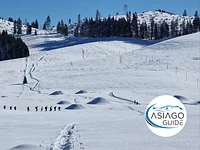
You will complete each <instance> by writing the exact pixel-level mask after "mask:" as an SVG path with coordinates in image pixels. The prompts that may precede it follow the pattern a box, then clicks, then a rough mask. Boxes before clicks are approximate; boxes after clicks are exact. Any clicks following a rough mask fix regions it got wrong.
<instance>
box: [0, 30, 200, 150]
mask: <svg viewBox="0 0 200 150" xmlns="http://www.w3.org/2000/svg"><path fill="white" fill-rule="evenodd" d="M22 38H23V40H24V41H25V43H26V44H27V45H28V46H29V49H30V52H31V56H30V57H29V58H28V59H26V58H23V59H16V60H9V61H2V62H0V77H1V78H0V89H1V90H0V146H1V148H0V149H1V150H7V149H9V150H21V149H26V150H28V149H35V150H40V149H49V150H50V149H51V150H83V149H85V150H133V149H137V150H138V149H141V150H143V149H144V150H146V149H149V150H151V149H152V150H159V149H163V150H169V149H173V150H177V149H182V150H197V149H199V147H200V92H199V91H200V88H199V87H200V83H199V80H200V78H199V77H200V76H199V70H200V68H199V67H200V43H199V41H200V33H196V34H191V35H187V36H182V37H178V38H174V39H169V40H166V41H162V42H151V41H142V40H136V39H123V38H113V39H111V38H103V39H81V38H64V37H62V36H60V35H58V34H53V33H47V32H46V33H41V34H39V35H38V36H33V35H31V36H30V35H29V36H22ZM24 74H25V75H26V77H27V80H28V84H27V85H22V81H23V76H24ZM77 92H78V93H77ZM165 94H167V95H172V96H174V95H177V96H181V100H182V101H183V103H184V104H185V107H186V109H187V113H188V114H187V115H188V119H187V123H186V125H185V127H184V129H183V130H182V131H181V132H180V133H179V134H178V135H176V136H174V137H170V138H161V137H158V136H156V135H154V134H153V133H152V132H151V131H150V130H149V129H148V127H147V126H146V123H145V117H144V112H145V109H146V107H147V105H148V103H149V102H150V101H151V100H152V99H153V98H155V97H157V96H160V95H165ZM134 100H137V101H138V102H139V103H141V105H135V104H134V103H133V101H134ZM4 105H6V107H7V108H6V110H4V109H3V106H4ZM10 106H13V107H14V106H16V107H17V110H9V107H10ZM28 106H29V107H30V112H27V109H26V108H27V107H28ZM36 106H38V107H39V111H38V112H36V111H35V107H36ZM45 106H48V111H47V112H45V111H44V110H43V111H41V110H40V109H41V107H43V108H44V107H45ZM50 106H53V107H54V106H56V107H59V106H60V107H61V111H49V108H50Z"/></svg>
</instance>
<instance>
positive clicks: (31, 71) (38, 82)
mask: <svg viewBox="0 0 200 150" xmlns="http://www.w3.org/2000/svg"><path fill="white" fill-rule="evenodd" d="M43 57H44V56H42V57H40V58H39V59H38V60H37V61H36V62H33V63H32V67H31V68H30V70H29V76H30V78H31V79H33V80H35V82H36V83H35V85H34V86H33V87H31V88H30V89H31V90H32V91H36V92H38V93H41V92H40V80H38V79H37V78H35V77H34V76H33V72H34V71H35V69H36V66H38V62H39V61H40V60H42V59H43Z"/></svg>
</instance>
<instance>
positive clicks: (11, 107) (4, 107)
mask: <svg viewBox="0 0 200 150" xmlns="http://www.w3.org/2000/svg"><path fill="white" fill-rule="evenodd" d="M8 108H9V109H10V110H12V109H14V110H17V106H14V107H13V106H10V107H8ZM3 109H6V105H4V106H3Z"/></svg>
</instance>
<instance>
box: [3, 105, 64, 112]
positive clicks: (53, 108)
mask: <svg viewBox="0 0 200 150" xmlns="http://www.w3.org/2000/svg"><path fill="white" fill-rule="evenodd" d="M3 109H4V110H6V109H8V110H17V106H14V107H13V106H6V105H4V106H3ZM33 110H35V111H61V107H57V106H54V107H53V106H50V107H48V106H45V107H43V106H41V107H39V106H36V107H35V108H34V109H33ZM26 111H28V112H29V111H31V109H30V106H28V107H27V108H26Z"/></svg>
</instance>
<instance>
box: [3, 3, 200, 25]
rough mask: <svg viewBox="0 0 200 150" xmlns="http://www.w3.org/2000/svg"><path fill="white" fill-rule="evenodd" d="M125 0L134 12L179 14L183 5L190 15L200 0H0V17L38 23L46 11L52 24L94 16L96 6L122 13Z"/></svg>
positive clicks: (100, 8)
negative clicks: (164, 11)
mask: <svg viewBox="0 0 200 150" xmlns="http://www.w3.org/2000/svg"><path fill="white" fill-rule="evenodd" d="M125 4H126V5H128V10H129V11H131V12H137V13H140V12H142V11H150V10H157V9H163V10H166V11H169V12H172V13H175V14H178V15H182V14H183V10H184V9H186V10H187V14H188V15H194V12H195V10H198V12H199V14H200V0H98V1H95V0H1V4H0V17H2V18H4V19H8V17H12V18H13V19H17V18H18V17H20V18H21V19H22V21H23V22H24V21H25V18H27V20H28V22H32V21H35V19H38V21H39V25H40V26H42V25H43V23H44V21H45V20H46V17H47V16H48V15H49V16H50V17H51V20H52V25H56V24H57V22H58V20H61V19H63V20H64V22H66V23H67V22H68V20H69V18H70V19H71V20H72V21H73V22H76V21H77V16H78V14H79V13H80V14H81V19H83V18H85V17H88V18H89V17H94V16H95V13H96V10H97V9H99V11H100V13H101V16H102V17H106V16H108V15H109V14H110V15H115V14H116V12H118V13H119V14H124V10H123V6H124V5H125Z"/></svg>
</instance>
